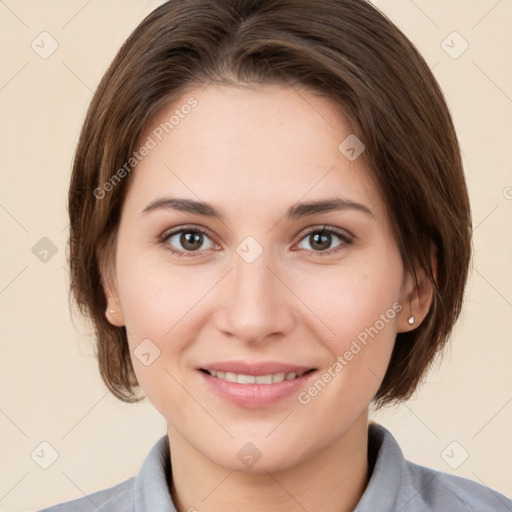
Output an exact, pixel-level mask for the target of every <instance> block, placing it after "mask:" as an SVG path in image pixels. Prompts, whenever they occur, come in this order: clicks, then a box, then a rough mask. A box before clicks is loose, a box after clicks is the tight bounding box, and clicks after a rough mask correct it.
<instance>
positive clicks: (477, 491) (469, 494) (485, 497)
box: [406, 461, 512, 512]
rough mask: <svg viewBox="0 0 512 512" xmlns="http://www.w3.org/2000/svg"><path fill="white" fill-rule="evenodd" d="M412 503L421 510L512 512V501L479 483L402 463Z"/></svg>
mask: <svg viewBox="0 0 512 512" xmlns="http://www.w3.org/2000/svg"><path fill="white" fill-rule="evenodd" d="M406 467H407V474H408V477H409V481H410V484H411V488H412V489H413V490H414V491H415V492H416V495H415V497H414V499H413V501H415V502H416V503H421V504H423V505H424V507H425V510H436V511H442V510H446V511H448V510H449V511H450V512H456V511H461V512H462V511H464V512H484V511H494V512H499V511H503V512H512V500H510V499H509V498H507V497H506V496H505V495H503V494H501V493H499V492H498V491H496V490H494V489H491V488H490V487H487V486H486V485H483V484H481V483H479V482H475V481H473V480H470V479H469V478H464V477H460V476H456V475H452V474H449V473H446V472H444V471H439V470H435V469H432V468H427V467H425V466H420V465H419V464H415V463H413V462H409V461H406Z"/></svg>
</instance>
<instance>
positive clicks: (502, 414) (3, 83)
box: [0, 0, 512, 511]
mask: <svg viewBox="0 0 512 512" xmlns="http://www.w3.org/2000/svg"><path fill="white" fill-rule="evenodd" d="M159 3H161V2H156V1H153V2H151V1H149V0H146V1H136V0H122V1H121V0H101V1H100V0H89V1H87V0H72V1H69V0H66V1H64V0H60V1H57V0H53V1H45V2H43V1H40V0H30V1H29V0H5V1H3V2H0V22H1V30H0V37H1V40H0V41H1V47H0V52H1V62H2V65H1V68H0V108H1V114H2V115H1V124H0V151H1V165H0V173H1V187H0V226H1V234H2V251H1V255H0V314H1V347H2V350H1V358H0V379H1V381H0V390H1V391H0V393H1V395H0V435H1V445H0V449H1V461H0V510H4V511H5V510H11V511H20V510H35V509H38V508H40V507H43V506H46V505H49V504H52V503H56V502H59V501H64V500H68V499H71V498H74V497H79V496H83V495H84V493H90V492H92V491H94V490H98V489H100V488H104V487H107V486H110V485H113V484H115V483H118V482H120V481H121V480H124V479H125V478H128V477H130V476H133V475H135V474H136V473H137V471H138V469H139V466H140V463H141V462H142V460H143V458H144V456H145V455H146V453H147V451H148V450H149V448H150V447H151V446H152V445H153V444H154V442H155V441H156V439H157V438H159V437H160V436H161V435H163V434H164V433H165V424H164V421H163V418H161V417H160V416H159V414H158V413H157V412H155V411H154V410H153V407H152V406H151V405H150V404H149V402H147V400H146V401H145V403H142V404H139V405H126V404H123V403H121V402H119V401H117V400H116V399H115V398H114V397H113V396H111V395H110V394H109V393H108V392H107V390H106V387H105V386H104V385H103V383H102V382H101V380H100V377H99V374H98V372H97V369H96V362H95V359H94V357H93V352H92V348H91V341H90V337H88V336H87V332H85V331H84V330H83V329H81V331H77V329H75V327H74V326H73V324H72V323H71V320H70V315H69V312H68V306H67V285H68V274H67V271H66V269H65V265H66V264H65V243H66V234H67V216H66V193H67V187H68V180H69V175H70V163H71V159H72V155H73V151H74V146H75V144H76V141H77V137H78V133H79V129H80V125H81V122H82V120H83V117H84V115H85V109H86V107H87V105H88V103H89V101H90V99H91V97H92V91H93V90H94V89H95V87H96V86H97V84H98V82H99V80H100V78H101V76H102V74H103V73H104V71H105V70H106V68H107V66H108V64H109V63H110V61H111V59H112V58H113V57H114V54H115V53H116V51H117V49H118V48H119V46H120V45H121V43H122V42H123V40H124V39H125V38H126V37H127V36H128V34H129V33H130V32H131V30H132V29H133V28H135V26H136V25H137V24H138V22H139V21H140V20H141V19H142V18H143V16H144V15H145V14H147V13H148V12H150V11H151V10H152V9H153V8H154V7H156V6H157V5H158V4H159ZM376 3H378V5H379V6H380V7H381V9H382V10H383V11H384V12H385V13H386V14H388V16H389V17H390V18H391V19H392V20H393V21H394V22H395V23H396V24H397V25H398V26H399V27H400V28H401V29H402V30H403V31H404V32H405V33H406V35H407V36H409V38H410V39H411V40H412V41H413V42H414V43H415V44H416V45H417V46H418V48H419V49H420V51H421V52H422V54H423V55H424V56H425V58H426V60H427V62H428V63H429V65H430V66H431V68H432V69H433V71H434V73H435V75H436V77H437V78H438V80H439V82H440V83H441V86H442V88H443V90H444V91H445V94H446V97H447V100H448V103H449V105H450V108H451V110H452V113H453V117H454V120H455V123H456V126H457V129H458V133H459V137H460V140H461V144H462V148H463V152H464V161H465V166H466V172H467V179H468V184H469V187H470V193H471V200H472V206H473V214H474V224H475V240H474V248H475V258H474V269H473V273H472V277H471V280H470V284H469V287H468V293H467V300H466V305H465V310H464V315H463V318H462V319H461V320H460V322H459V324H458V326H457V329H456V332H455V335H454V337H453V340H452V345H451V349H450V350H449V351H447V352H446V356H445V359H444V362H443V363H442V364H441V365H440V366H439V367H438V368H437V369H436V370H435V371H433V372H431V373H430V375H429V378H428V383H427V384H426V385H425V386H424V387H422V388H421V390H420V391H419V392H418V393H417V394H416V396H415V398H414V399H413V400H411V401H410V402H409V403H408V404H407V405H403V406H401V407H399V408H394V409H388V410H385V411H382V412H380V413H378V414H377V415H375V419H377V420H378V421H380V422H381V423H383V424H384V425H385V426H387V427H388V428H389V429H390V430H391V431H392V432H393V433H394V434H395V436H396V437H397V439H398V441H399V442H400V444H401V446H402V449H403V451H404V453H405V455H406V457H407V458H409V459H411V460H413V461H415V462H417V463H419V464H423V465H427V466H431V467H434V468H438V469H440V470H443V471H447V472H449V473H453V474H457V475H462V476H466V477H469V478H471V479H474V480H477V481H480V482H482V483H484V484H487V485H489V486H490V487H493V488H495V489H498V490H500V491H501V492H502V493H504V494H507V495H509V496H510V495H512V478H511V477H512V470H511V469H510V460H511V459H512V437H511V434H510V432H511V425H512V372H511V370H510V368H511V367H512V344H511V341H512V335H511V331H512V274H511V272H510V262H511V261H512V144H511V140H512V67H511V62H510V50H511V48H512V31H511V30H510V27H511V26H512V1H510V0H501V1H497V0H473V1H468V0H415V1H412V0H380V1H379V2H376ZM43 31H47V32H48V33H49V34H50V35H51V37H52V38H53V39H55V41H56V42H57V43H58V48H57V50H56V51H55V52H54V53H53V54H52V55H51V56H49V57H48V58H46V59H43V58H41V56H40V55H39V54H38V53H37V52H36V51H34V50H33V49H32V47H31V43H32V41H34V40H35V44H39V47H36V48H38V50H39V52H42V51H43V48H42V46H43V43H41V38H42V37H45V38H46V39H45V40H44V41H45V42H44V48H45V51H48V50H49V49H51V39H50V38H49V36H39V34H41V32H43ZM453 31H457V32H458V33H459V34H460V35H461V36H462V38H464V40H465V41H467V43H468V44H469V47H468V48H467V50H466V51H465V52H464V53H462V54H461V55H460V56H458V55H457V54H458V53H459V52H460V50H462V49H463V47H464V46H463V45H464V41H463V40H462V39H460V38H459V37H458V36H457V35H450V34H452V32H453ZM448 36H449V37H448ZM447 37H448V39H447ZM443 41H446V42H445V43H442V42H443ZM450 47H451V48H450ZM445 50H446V51H445ZM447 51H448V52H450V53H451V55H449V54H448V53H447ZM455 56H457V58H453V57H455ZM43 237H47V238H48V239H49V240H51V242H52V244H54V246H55V248H56V250H57V253H56V254H55V255H53V256H52V253H51V252H49V253H48V256H47V261H46V262H43V261H40V259H39V258H38V257H36V255H35V254H34V253H33V252H32V248H33V247H34V246H35V245H36V244H37V243H38V242H39V240H40V239H41V238H43ZM40 243H42V244H44V243H48V242H40ZM37 247H39V246H37ZM35 252H36V253H37V251H35ZM39 256H40V257H41V254H40V255H39ZM77 327H78V328H80V326H77ZM43 441H46V442H48V443H50V444H51V445H52V446H53V447H54V448H55V450H56V451H57V452H58V458H57V459H56V461H55V462H54V463H53V464H52V465H51V466H50V467H49V468H48V469H42V468H41V467H40V466H39V465H38V463H36V461H38V462H41V461H42V459H41V458H40V459H39V460H38V459H37V456H36V455H34V459H35V460H36V461H35V460H34V459H32V458H31V453H32V452H33V451H34V450H35V452H36V453H41V449H42V448H43V451H44V445H43V447H41V446H40V443H42V442H43ZM454 441H455V442H456V443H457V444H452V443H453V442H454ZM447 447H448V448H447ZM49 453H50V451H49V449H48V448H46V451H45V454H46V455H45V457H48V454H49ZM466 453H467V454H468V455H469V456H468V458H467V459H466V460H465V461H464V460H463V459H464V457H465V455H466ZM46 460H49V459H46ZM43 462H44V461H43Z"/></svg>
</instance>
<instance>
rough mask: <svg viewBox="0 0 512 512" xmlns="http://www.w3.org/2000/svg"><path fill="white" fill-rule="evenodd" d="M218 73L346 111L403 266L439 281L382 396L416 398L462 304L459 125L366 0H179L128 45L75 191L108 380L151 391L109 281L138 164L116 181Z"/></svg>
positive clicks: (80, 254)
mask: <svg viewBox="0 0 512 512" xmlns="http://www.w3.org/2000/svg"><path fill="white" fill-rule="evenodd" d="M210 82H219V83H233V84H235V85H236V84H237V83H243V84H250V83H282V84H284V85H286V84H289V85H291V84H297V85H300V86H304V87H306V88H308V89H309V90H312V91H316V92H318V93H320V94H321V95H323V96H326V97H328V98H330V99H331V100H332V101H333V102H335V103H336V104H337V105H339V106H340V107H341V108H342V109H343V111H344V112H346V113H347V115H348V117H349V120H350V121H351V123H352V125H353V130H354V132H355V133H356V134H357V136H358V137H359V138H360V139H361V140H362V141H363V142H364V144H365V146H366V151H365V158H367V162H368V165H369V168H370V171H371V173H372V176H373V179H374V180H375V183H376V184H377V187H378V189H379V191H380V194H381V197H382V199H383V202H384V204H385V205H386V208H387V212H388V214H389V217H390V220H391V223H392V226H393V229H394V234H395V237H396V241H397V244H398V247H399V249H400V252H401V255H402V258H403V262H404V265H405V268H406V269H408V270H410V271H412V272H415V271H416V272H417V271H418V270H420V269H421V270H422V271H423V272H425V273H426V275H427V276H429V278H430V279H431V281H432V283H433V286H434V287H435V293H434V297H433V301H432V305H431V307H430V310H429V312H428V314H427V316H426V318H425V319H424V321H423V322H422V324H421V325H420V326H418V327H417V328H416V329H414V330H413V331H410V332H406V333H399V334H398V335H397V338H396V342H395V346H394V350H393V354H392V357H391V362H390V364H389V367H388V369H387V372H386V375H385V376H384V380H383V382H382V384H381V387H380V388H379V390H378V392H377V394H376V396H375V403H376V404H377V405H378V406H382V405H384V404H387V403H391V402H393V401H400V400H405V399H407V398H409V397H410V396H411V394H412V393H413V391H414V390H415V388H416V387H417V386H418V384H419V382H420V381H421V379H422V377H423V376H424V374H425V372H426V371H427V369H428V368H429V367H430V366H431V364H432V363H433V361H434V360H435V357H436V355H437V354H438V353H439V352H440V351H441V348H442V347H443V346H444V345H445V343H446V341H447V340H448V338H449V335H450V333H451V331H452V328H453V325H454V323H455V321H456V319H457V317H458V316H459V313H460V310H461V305H462V300H463V293H464V287H465V284H466V279H467V275H468V268H469V261H470V255H471V216H470V207H469V200H468V194H467V190H466V184H465V180H464V174H463V168H462V162H461V156H460V149H459V145H458V141H457V136H456V133H455V130H454V127H453V123H452V120H451V117H450V113H449V110H448V107H447V105H446V102H445V100H444V97H443V94H442V92H441V90H440V88H439V86H438V84H437V82H436V80H435V78H434V76H433V75H432V73H431V71H430V69H429V67H428V66H427V64H426V63H425V61H424V60H423V58H422V57H421V56H420V54H419V53H418V51H417V50H416V48H415V47H414V46H413V44H412V43H411V42H410V41H409V40H408V39H407V38H406V37H405V36H404V34H403V33H402V32H401V31H400V30H399V29H398V28H397V27H396V26H395V25H394V24H393V23H392V22H390V21H389V20H388V19H387V18H386V16H384V15H383V14H382V13H381V12H379V11H378V10H377V9H376V8H375V7H373V6H372V5H371V4H369V3H368V2H366V1H364V0H317V1H315V2H311V0H211V1H210V0H209V1H205V0H179V1H178V0H170V1H168V2H166V3H164V4H163V5H161V6H160V7H158V8H157V9H156V10H154V11H153V12H152V13H150V14H149V15H148V16H147V17H146V18H145V19H144V20H143V21H142V22H141V23H140V25H139V26H138V27H137V28H136V29H135V30H134V32H133V33H132V34H131V35H130V36H129V38H128V39H127V40H126V42H125V43H124V44H123V46H122V47H121V49H120V50H119V52H118V54H117V55H116V57H115V59H114V61H113V62H112V64H111V65H110V67H109V68H108V70H107V72H106V73H105V75H104V77H103V79H102V81H101V83H100V84H99V86H98V88H97V90H96V93H95V95H94V97H93V99H92V102H91V104H90V106H89V109H88V112H87V116H86V119H85V122H84V125H83V128H82V131H81V135H80V139H79V142H78V146H77V149H76V154H75V159H74V165H73V174H72V177H71V184H70V189H69V215H70V238H69V247H68V250H69V253H68V254H69V264H70V275H71V295H72V297H73V298H74V300H75V302H76V305H77V306H78V309H79V311H80V312H81V313H82V314H84V315H85V316H86V317H89V318H90V319H91V320H92V323H93V326H94V331H95V337H96V341H97V344H96V350H97V357H98V362H99V368H100V372H101V376H102V379H103V380H104V382H105V384H106V385H107V386H108V388H109V389H110V390H111V392H112V393H113V394H114V395H115V396H117V397H118V398H119V399H121V400H123V401H126V402H135V401H138V400H140V399H141V398H140V397H137V396H136V393H135V392H136V390H137V387H138V383H137V379H136V376H135V373H134V370H133V367H132V362H131V358H130V353H129V348H128V342H127V334H126V329H125V328H124V327H115V326H112V325H111V324H110V323H109V322H108V321H107V319H106V318H105V310H106V307H107V303H106V297H105V294H104V290H103V288H102V286H101V283H102V276H103V278H105V274H106V272H108V268H109V266H108V264H107V262H108V261H109V255H110V256H111V255H112V253H113V251H114V250H115V238H116V232H117V228H118V224H119V220H120V213H121V208H122V205H123V200H124V197H125V195H126V192H127V189H128V186H129V183H130V176H131V175H130V174H129V175H128V176H127V177H126V179H123V180H118V181H116V182H115V186H113V187H106V186H105V184H106V183H108V182H109V180H110V183H112V179H113V178H115V176H114V175H115V173H116V171H118V170H119V169H120V168H121V167H122V166H123V165H124V164H125V163H126V162H127V161H128V160H129V158H130V157H131V156H132V154H133V152H134V151H135V150H136V149H137V144H138V143H139V141H140V138H141V136H142V135H143V134H144V131H145V129H146V127H147V126H148V123H149V121H150V120H151V119H152V118H153V116H154V115H155V114H156V113H157V111H158V110H160V108H161V107H162V106H163V105H164V104H167V103H168V102H169V101H171V100H172V99H173V98H175V97H177V96H178V95H182V94H183V93H184V92H185V91H186V90H187V89H189V88H192V87H193V86H197V85H200V84H207V83H210ZM340 142H341V141H340ZM102 187H105V188H102ZM98 190H102V194H101V197H98V196H99V194H98V192H97V191H98ZM106 190H108V192H105V191H106ZM432 243H433V244H434V246H435V249H436V256H437V278H436V279H434V275H433V273H432V268H431V261H430V246H431V244H432ZM414 275H416V273H414Z"/></svg>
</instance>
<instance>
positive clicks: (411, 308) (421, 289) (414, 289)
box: [397, 244, 437, 332]
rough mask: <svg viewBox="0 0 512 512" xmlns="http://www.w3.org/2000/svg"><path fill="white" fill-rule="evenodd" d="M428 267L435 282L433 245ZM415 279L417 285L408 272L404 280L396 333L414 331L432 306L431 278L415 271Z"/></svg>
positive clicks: (435, 258)
mask: <svg viewBox="0 0 512 512" xmlns="http://www.w3.org/2000/svg"><path fill="white" fill-rule="evenodd" d="M430 265H431V268H432V274H433V276H434V279H435V280H436V281H437V256H436V247H435V245H434V244H431V245H430ZM416 277H417V280H418V282H417V283H416V280H415V278H414V273H412V272H409V273H408V274H407V276H406V279H405V286H404V287H403V292H402V297H401V299H402V300H401V304H402V310H401V311H400V313H399V314H398V317H397V331H398V332H408V331H412V330H413V329H416V328H417V327H418V326H419V325H420V324H421V323H422V322H423V320H424V319H425V317H426V316H427V314H428V312H429V310H430V306H431V304H432V300H433V297H434V290H435V288H434V284H433V283H432V280H431V276H429V275H428V274H427V273H426V272H425V271H424V270H419V271H418V270H417V271H416ZM411 317H412V318H413V319H414V321H413V323H412V324H411V323H410V322H409V319H410V318H411Z"/></svg>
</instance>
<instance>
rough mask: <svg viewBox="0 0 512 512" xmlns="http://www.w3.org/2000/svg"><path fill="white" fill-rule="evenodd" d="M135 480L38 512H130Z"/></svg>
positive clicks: (131, 479)
mask: <svg viewBox="0 0 512 512" xmlns="http://www.w3.org/2000/svg"><path fill="white" fill-rule="evenodd" d="M134 482H135V478H134V477H132V478H129V479H127V480H125V481H123V482H121V483H119V484H116V485H114V486H112V487H108V488H106V489H102V490H100V491H96V492H93V493H92V494H88V495H87V496H84V497H82V498H77V499H74V500H71V501H66V502H65V503H59V504H57V505H53V506H51V507H49V508H45V509H43V510H40V511H39V512H98V510H101V511H102V512H132V511H133V507H134V505H133V489H134Z"/></svg>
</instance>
